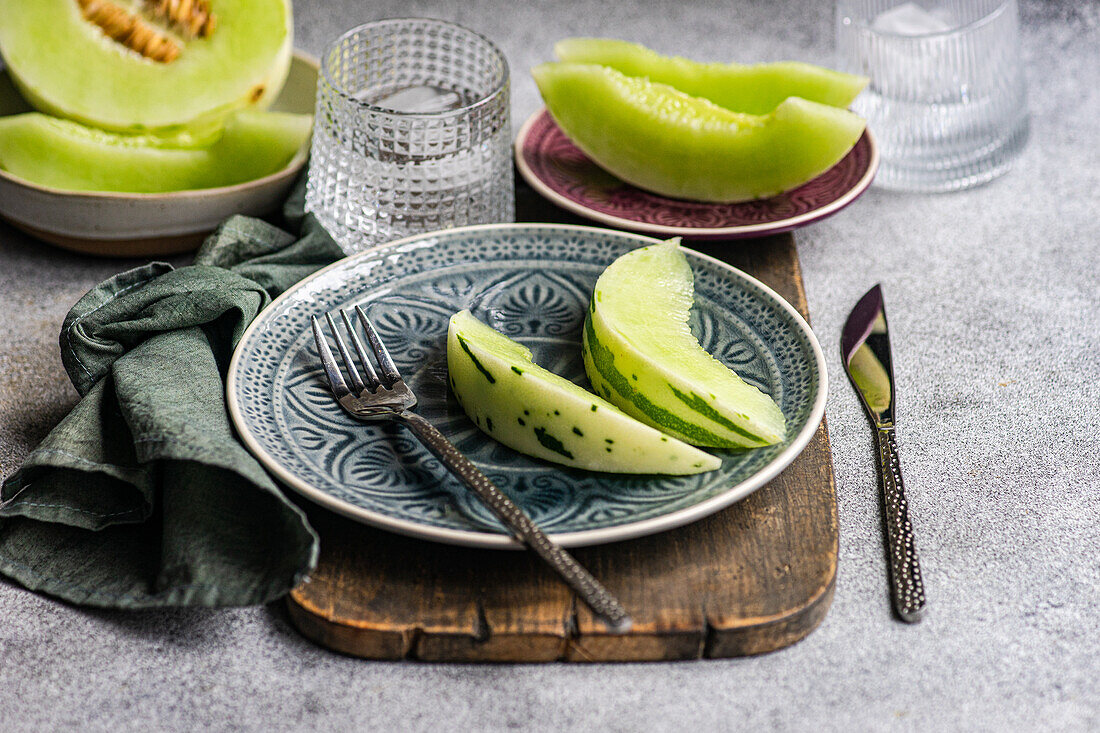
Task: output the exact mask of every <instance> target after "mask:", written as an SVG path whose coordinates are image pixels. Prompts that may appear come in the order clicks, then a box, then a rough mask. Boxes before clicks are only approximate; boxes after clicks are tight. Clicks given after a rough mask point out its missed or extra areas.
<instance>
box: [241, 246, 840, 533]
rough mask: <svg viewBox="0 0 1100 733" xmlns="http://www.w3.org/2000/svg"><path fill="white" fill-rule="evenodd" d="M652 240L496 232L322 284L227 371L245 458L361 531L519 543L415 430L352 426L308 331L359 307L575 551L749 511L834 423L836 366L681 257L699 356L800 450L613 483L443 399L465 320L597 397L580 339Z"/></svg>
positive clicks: (306, 288) (748, 455) (414, 379)
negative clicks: (470, 315)
mask: <svg viewBox="0 0 1100 733" xmlns="http://www.w3.org/2000/svg"><path fill="white" fill-rule="evenodd" d="M656 241H657V240H654V239H651V238H649V237H644V236H640V235H635V234H625V233H622V232H615V231H611V230H607V229H595V228H590V227H578V226H561V225H550V224H494V225H488V226H478V227H466V228H463V229H451V230H448V231H444V232H434V233H431V234H425V235H420V236H416V237H411V238H409V239H404V240H401V241H398V242H394V243H392V244H388V245H385V246H383V247H378V248H376V249H373V250H370V251H367V252H363V253H360V254H358V255H355V256H353V257H349V258H347V259H344V260H340V261H339V262H337V263H335V264H333V265H331V266H329V267H327V268H325V269H324V270H321V271H320V272H318V273H316V274H314V275H313V276H311V277H309V278H307V279H305V280H303V281H302V282H300V283H299V284H298V285H296V286H295V287H294V288H292V289H291V290H289V291H287V292H286V293H285V294H283V295H282V296H281V297H280V298H278V299H277V300H276V301H275V302H274V303H272V304H271V306H270V307H268V308H267V309H266V310H264V311H263V312H262V313H261V314H260V315H259V316H258V317H257V318H256V320H255V321H254V322H253V323H252V325H251V326H250V327H249V329H248V331H247V332H246V333H245V335H244V337H243V338H242V339H241V343H240V345H239V346H238V348H237V351H236V353H235V354H234V355H233V361H232V363H231V364H230V367H229V377H228V390H227V391H228V402H229V410H230V413H231V415H232V418H233V422H234V424H235V425H236V427H237V430H238V432H239V433H240V435H241V437H242V438H243V439H244V442H245V444H246V445H247V446H248V448H249V449H250V450H251V451H252V452H253V453H254V454H255V455H256V456H257V458H259V460H260V461H261V462H262V463H263V464H264V466H265V467H266V468H267V469H268V470H269V471H271V472H272V473H273V474H274V475H275V476H276V477H277V478H278V479H279V480H281V481H282V482H283V483H285V484H286V485H288V486H290V487H291V488H293V489H294V490H296V491H299V492H301V493H302V494H303V495H304V496H306V497H307V498H309V499H311V500H313V501H315V502H317V503H319V504H321V505H323V506H326V507H328V508H330V509H333V510H335V511H338V512H340V513H342V514H346V515H348V516H350V517H352V518H354V519H357V520H359V521H362V522H365V523H367V524H371V525H375V526H377V527H381V528H384V529H388V530H392V531H395V532H400V533H402V534H407V535H412V536H415V537H421V538H424V539H428V540H435V541H438V542H448V543H453V544H459V545H469V546H475V547H494V548H514V547H517V546H518V545H517V544H516V542H515V541H514V540H513V539H512V538H511V536H509V535H508V534H507V533H506V532H505V530H504V528H503V527H502V526H501V525H500V524H499V523H498V522H497V521H496V519H495V518H494V517H493V516H492V515H491V514H490V513H489V511H488V510H487V509H485V508H484V507H483V506H482V505H481V504H480V503H479V502H478V501H477V499H475V498H474V497H473V496H472V495H471V494H470V493H468V492H467V491H466V490H465V489H464V488H463V487H462V485H461V484H460V483H459V482H458V481H457V480H455V479H453V478H452V477H451V476H450V475H449V474H448V473H447V472H446V470H445V469H443V468H442V466H441V465H440V464H439V462H438V461H437V460H436V459H435V458H434V457H433V456H432V455H431V454H430V453H428V451H427V450H426V449H424V448H423V447H421V446H420V444H419V443H417V442H416V440H415V439H414V438H413V437H412V435H411V433H408V432H407V431H406V430H405V429H404V428H402V427H400V426H398V425H395V424H389V423H380V424H377V425H368V424H364V423H360V422H356V421H354V420H352V419H351V418H350V417H348V416H347V415H345V414H344V413H343V412H342V411H341V409H340V407H339V406H338V405H337V404H336V402H335V400H333V398H332V395H331V394H330V393H329V390H328V386H327V383H326V382H325V380H324V376H323V374H322V372H321V368H320V362H319V360H318V357H317V352H316V348H315V347H314V344H313V337H312V335H311V333H310V329H309V317H310V316H311V315H314V314H318V315H319V314H321V313H324V312H326V311H334V310H336V309H339V308H346V307H348V306H351V305H353V304H360V305H362V306H363V308H364V309H365V310H366V311H367V314H368V315H369V316H370V317H371V319H372V320H373V321H374V323H375V325H376V326H377V328H378V330H379V331H380V332H381V335H382V338H383V340H384V341H385V342H386V344H387V346H388V347H389V348H390V351H391V352H392V353H393V356H394V361H396V363H397V366H398V368H399V369H400V370H401V372H402V374H403V375H404V376H405V378H406V381H407V382H408V383H409V385H410V386H411V387H412V388H413V390H415V392H416V394H417V396H418V397H419V399H420V404H419V406H418V408H417V410H418V412H420V413H421V414H422V415H424V416H425V417H427V418H428V419H430V420H431V421H432V422H433V423H434V424H435V425H436V426H437V427H438V428H439V429H440V430H442V431H443V432H444V433H445V434H446V435H447V437H449V438H450V439H451V440H452V441H454V443H455V444H456V445H457V446H458V447H459V449H460V450H462V451H463V452H464V453H465V454H466V455H467V456H469V457H470V458H471V459H472V460H473V461H474V462H475V463H477V464H478V466H479V467H480V468H481V469H482V470H483V471H484V472H485V473H486V474H488V475H489V477H490V478H492V480H493V481H495V482H496V484H497V485H498V486H499V487H500V488H501V489H503V490H504V491H505V492H506V493H508V495H509V496H511V497H512V498H513V499H514V500H515V501H516V502H517V503H519V504H520V506H522V507H523V508H524V509H525V510H526V511H527V512H529V513H530V514H531V516H532V517H533V518H534V520H535V521H536V522H538V523H539V525H541V526H542V527H543V529H544V530H545V531H546V532H547V533H549V534H551V535H552V536H553V537H554V538H555V539H556V540H557V541H559V542H561V543H562V544H563V545H566V546H579V545H591V544H598V543H601V542H611V541H615V540H623V539H627V538H630V537H638V536H641V535H646V534H651V533H654V532H658V531H661V530H665V529H669V528H672V527H677V526H680V525H682V524H687V523H688V522H692V521H694V520H696V519H699V518H701V517H704V516H706V515H708V514H711V513H713V512H716V511H718V510H719V509H721V508H723V507H725V506H728V505H729V504H732V503H733V502H735V501H737V500H739V499H742V498H744V497H745V496H747V495H748V494H750V493H751V492H752V491H754V490H755V489H757V488H759V487H760V486H762V485H763V484H765V483H766V482H767V481H768V480H769V479H771V478H772V477H774V476H775V475H776V474H778V473H779V472H780V471H781V470H783V468H784V467H786V466H787V464H788V463H790V462H791V461H792V460H793V459H794V458H795V456H797V455H798V453H799V452H800V451H801V450H802V449H803V448H804V447H805V446H806V443H807V442H809V440H810V438H811V437H812V435H813V433H814V431H815V430H816V429H817V426H818V424H819V423H820V422H821V418H822V415H823V414H824V411H825V392H826V377H825V360H824V357H823V356H822V353H821V347H820V346H819V345H818V343H817V340H816V339H815V338H814V335H813V333H811V331H810V328H809V326H808V325H807V324H806V322H805V321H804V320H803V319H802V318H801V316H799V315H798V313H797V312H796V311H795V310H794V309H793V308H792V307H791V306H790V305H788V304H787V303H786V302H785V301H783V300H782V298H780V297H779V296H778V295H776V294H775V293H774V292H773V291H771V290H769V289H768V288H767V287H765V286H764V285H762V284H761V283H759V282H758V281H756V280H754V279H753V278H751V277H749V276H747V275H745V274H744V273H742V272H740V271H739V270H735V269H733V268H731V267H729V266H727V265H725V264H723V263H721V262H719V261H718V260H714V259H711V258H709V257H705V256H703V255H700V254H697V253H695V252H692V251H691V250H685V251H686V252H687V255H688V258H689V261H690V262H691V266H692V269H693V270H694V272H695V308H694V310H693V313H692V329H693V330H694V332H695V333H696V335H698V336H699V339H700V341H701V342H702V344H703V346H704V347H705V348H706V349H707V350H708V351H709V352H710V353H712V354H714V355H715V356H716V357H717V358H718V359H720V360H721V361H723V362H724V363H726V364H728V365H729V366H731V367H733V368H735V369H736V370H737V371H738V373H739V374H741V375H742V377H744V378H745V379H746V380H747V381H749V382H751V383H752V384H755V385H756V386H758V387H760V388H761V389H763V390H764V391H765V392H767V393H769V394H770V395H772V397H774V398H775V399H776V401H777V402H778V403H779V405H780V407H782V409H783V413H784V414H785V415H786V417H787V421H788V427H789V430H788V433H789V436H790V437H789V438H788V440H787V441H786V442H785V443H783V444H781V445H776V446H769V447H767V448H758V449H756V450H751V451H724V452H720V453H719V455H721V457H722V459H723V460H722V467H721V468H720V469H719V470H717V471H712V472H710V473H705V474H700V475H697V476H679V477H659V476H624V475H619V474H601V473H591V472H588V471H581V470H577V469H569V468H564V467H561V466H557V465H554V464H550V463H545V462H543V461H540V460H536V459H533V458H528V457H526V456H523V455H520V454H519V453H516V452H515V451H513V450H511V449H510V448H506V447H504V446H502V445H500V444H499V443H497V442H495V441H494V440H492V439H491V438H489V437H488V436H486V435H485V434H483V433H482V432H481V431H480V430H478V428H477V427H476V426H475V425H474V424H473V423H472V422H471V421H470V420H469V419H467V417H466V415H465V413H463V412H462V408H460V407H459V406H458V404H457V403H456V402H455V400H454V398H453V397H451V396H450V395H449V394H448V390H447V386H446V381H447V380H446V376H447V355H446V336H447V321H448V319H449V318H450V316H451V314H453V313H454V312H455V311H458V310H461V309H463V308H469V309H471V310H472V311H473V312H474V314H475V315H476V316H478V317H479V318H481V319H482V320H484V321H485V322H487V323H489V324H490V325H492V326H494V327H496V328H497V329H499V330H500V331H502V332H503V333H505V334H507V335H509V336H511V337H512V338H515V339H516V340H518V341H521V342H523V343H524V344H526V345H527V346H528V347H529V348H530V349H531V350H532V351H533V352H534V355H535V361H536V362H537V363H539V364H542V365H543V366H545V367H547V368H548V369H550V370H551V371H554V372H557V373H558V374H562V375H564V376H566V377H569V378H571V379H575V380H577V381H578V382H580V383H582V384H587V382H586V381H585V378H584V367H583V365H582V363H581V358H580V333H581V326H582V324H583V323H584V316H585V310H586V308H587V307H588V299H589V296H590V294H591V293H592V287H593V285H594V284H595V282H596V278H597V277H598V276H599V274H600V273H601V272H602V271H603V269H604V268H605V267H607V265H608V264H610V263H611V261H612V260H614V259H615V258H616V257H618V256H619V255H621V254H623V253H624V252H626V251H628V250H630V249H633V248H636V247H639V246H643V245H647V244H653V243H654V242H656Z"/></svg>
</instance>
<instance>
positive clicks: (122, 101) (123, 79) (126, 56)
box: [0, 0, 292, 132]
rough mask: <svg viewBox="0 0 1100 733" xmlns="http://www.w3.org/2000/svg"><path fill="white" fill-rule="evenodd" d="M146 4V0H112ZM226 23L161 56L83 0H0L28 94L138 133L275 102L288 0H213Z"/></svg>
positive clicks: (7, 45)
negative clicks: (94, 13)
mask: <svg viewBox="0 0 1100 733" xmlns="http://www.w3.org/2000/svg"><path fill="white" fill-rule="evenodd" d="M113 2H115V3H116V4H117V5H119V6H120V7H125V8H128V9H130V10H132V11H134V12H137V11H138V10H139V9H140V8H141V7H142V4H141V3H139V2H133V1H132V0H113ZM210 6H211V7H212V9H213V11H214V13H215V14H216V17H217V25H216V27H215V28H214V30H213V32H212V33H211V34H210V35H209V37H205V38H197V37H196V38H185V37H183V36H182V35H180V34H179V33H178V32H176V31H175V30H173V29H172V28H170V27H168V26H167V25H165V24H164V23H158V21H155V20H150V23H151V24H153V25H156V26H157V27H158V28H160V29H162V30H164V32H165V33H167V34H168V35H170V36H171V37H172V38H173V40H175V41H176V43H177V44H178V45H179V46H180V49H181V50H180V54H179V56H178V58H176V59H175V60H173V61H171V62H169V63H159V62H155V61H151V60H149V59H148V58H144V57H143V56H142V55H141V54H139V53H137V52H135V51H132V50H130V49H129V48H126V47H125V46H123V45H121V44H120V43H118V42H116V41H114V40H112V39H111V38H109V37H108V36H107V35H106V34H105V33H104V32H103V30H102V29H101V28H100V27H99V26H97V25H96V24H94V23H92V22H89V21H88V20H87V19H86V18H85V17H84V15H83V14H82V11H81V7H80V4H79V3H78V2H77V0H0V53H2V54H3V56H4V61H5V62H6V64H7V66H8V72H9V73H10V74H11V76H12V78H13V79H14V80H15V82H16V84H17V86H18V87H19V90H20V92H22V94H23V95H24V96H25V97H26V98H27V100H28V101H29V102H30V103H31V104H33V105H34V106H35V108H37V109H38V110H40V111H42V112H47V113H50V114H53V115H57V116H61V117H68V118H70V119H73V120H77V121H79V122H82V123H85V124H88V125H92V126H95V127H100V128H103V129H108V130H116V131H121V132H136V131H146V130H160V129H162V128H168V127H173V126H180V125H187V124H191V123H193V122H194V121H196V120H202V119H204V118H206V119H209V118H219V117H224V116H225V115H226V114H228V113H229V112H230V111H232V110H234V109H238V108H241V107H247V106H253V105H256V106H258V107H259V108H263V107H264V106H266V105H267V104H268V103H270V102H271V101H273V100H274V99H275V97H276V96H277V95H278V92H279V90H280V89H281V88H282V85H283V82H284V81H285V80H286V75H287V72H288V70H289V68H290V58H291V51H292V32H291V28H292V16H291V13H290V4H289V0H210Z"/></svg>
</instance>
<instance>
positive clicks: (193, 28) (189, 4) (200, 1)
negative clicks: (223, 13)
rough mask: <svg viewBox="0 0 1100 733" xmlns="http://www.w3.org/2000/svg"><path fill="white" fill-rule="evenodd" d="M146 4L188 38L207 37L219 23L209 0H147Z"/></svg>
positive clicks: (154, 15)
mask: <svg viewBox="0 0 1100 733" xmlns="http://www.w3.org/2000/svg"><path fill="white" fill-rule="evenodd" d="M145 6H146V7H147V8H149V10H150V11H151V12H152V13H153V17H155V18H158V19H160V20H164V21H167V22H168V23H169V24H170V25H172V26H173V27H175V28H176V29H177V30H179V31H180V32H181V33H182V34H183V35H185V36H187V37H188V38H196V37H197V38H206V37H207V36H209V35H210V34H211V33H213V32H214V28H215V26H216V25H217V24H218V18H217V16H216V15H214V14H213V13H211V12H210V4H209V3H208V2H207V0H145Z"/></svg>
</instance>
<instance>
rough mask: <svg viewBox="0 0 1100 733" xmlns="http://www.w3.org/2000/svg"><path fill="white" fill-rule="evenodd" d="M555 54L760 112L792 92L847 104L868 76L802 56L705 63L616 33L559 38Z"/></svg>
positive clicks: (832, 103)
mask: <svg viewBox="0 0 1100 733" xmlns="http://www.w3.org/2000/svg"><path fill="white" fill-rule="evenodd" d="M554 54H555V55H556V56H557V57H558V58H559V59H560V60H562V61H567V62H570V63H578V64H599V65H601V66H609V67H611V68H613V69H615V70H616V71H620V72H622V73H623V74H626V75H627V76H642V77H647V78H648V79H649V80H650V81H652V82H657V83H659V84H667V85H668V86H670V87H674V88H675V89H679V90H680V91H681V92H683V93H685V94H690V95H691V96H693V97H703V98H704V99H708V100H710V101H711V102H714V103H715V104H717V105H718V106H719V107H725V108H726V109H728V110H731V111H733V112H747V113H749V114H754V115H763V114H767V113H768V112H771V111H772V110H773V109H775V108H776V107H778V106H779V104H780V103H781V102H782V101H783V100H784V99H786V98H787V97H801V98H802V99H806V100H809V101H811V102H820V103H821V104H827V105H829V106H831V107H842V108H846V107H847V106H848V105H849V104H851V103H852V100H854V99H855V98H856V96H857V95H858V94H859V93H860V92H861V91H863V88H864V87H865V86H867V81H868V80H867V77H864V76H856V75H854V74H845V73H843V72H840V71H833V70H832V69H826V68H823V67H821V66H814V65H813V64H804V63H801V62H798V61H780V62H777V63H770V64H719V63H701V62H698V61H691V60H689V59H685V58H681V57H679V56H662V55H661V54H659V53H657V52H656V51H652V50H650V49H648V48H646V47H645V46H642V45H639V44H637V43H630V42H628V41H619V40H615V39H611V38H567V39H565V40H563V41H559V42H558V43H556V44H554Z"/></svg>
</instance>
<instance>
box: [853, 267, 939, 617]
mask: <svg viewBox="0 0 1100 733" xmlns="http://www.w3.org/2000/svg"><path fill="white" fill-rule="evenodd" d="M840 352H841V357H842V358H843V359H844V370H845V371H846V372H847V373H848V378H849V379H850V380H851V381H852V386H853V387H855V390H856V393H857V394H859V398H860V401H861V402H862V403H863V407H864V409H865V410H866V412H867V417H868V418H870V420H871V425H872V427H873V428H874V431H875V449H876V451H877V453H878V467H879V471H878V474H879V487H880V488H881V489H882V501H883V511H884V518H885V524H886V544H887V547H888V551H889V555H890V590H891V595H892V596H893V600H894V609H895V610H896V611H897V614H898V616H900V617H901V619H902V620H903V621H907V622H909V623H916V622H917V621H920V619H921V615H922V614H923V612H924V606H925V598H924V583H923V581H922V580H921V573H920V563H919V562H918V560H917V550H916V547H915V546H914V544H913V525H912V523H911V522H910V521H909V503H908V502H907V501H906V500H905V485H904V483H903V482H902V480H901V464H900V462H899V461H898V444H897V439H896V437H895V435H894V368H893V362H892V360H891V358H890V332H889V329H888V327H887V325H886V306H885V305H884V304H883V302H882V287H881V286H879V285H876V286H875V287H873V288H871V289H870V290H869V291H867V294H866V295H864V296H863V297H862V298H860V300H859V302H858V303H856V306H855V308H853V309H852V312H851V314H849V316H848V320H847V322H846V323H845V324H844V331H843V332H842V333H841V336H840Z"/></svg>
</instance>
